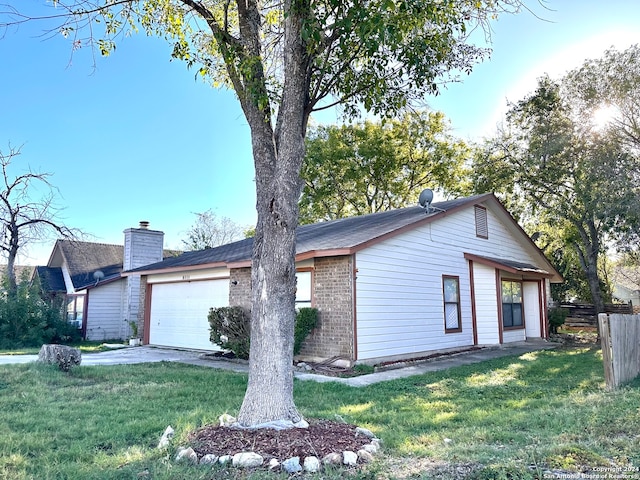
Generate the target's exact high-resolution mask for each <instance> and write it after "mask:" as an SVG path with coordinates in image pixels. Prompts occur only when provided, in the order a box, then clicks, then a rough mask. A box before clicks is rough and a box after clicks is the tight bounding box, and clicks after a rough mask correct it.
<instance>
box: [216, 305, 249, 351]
mask: <svg viewBox="0 0 640 480" xmlns="http://www.w3.org/2000/svg"><path fill="white" fill-rule="evenodd" d="M208 318H209V326H210V329H209V331H210V335H209V339H210V340H211V342H213V343H215V344H217V345H220V346H221V347H222V348H226V349H228V350H231V351H232V352H233V353H235V354H236V356H237V357H238V358H244V359H245V360H246V359H248V358H249V343H250V336H251V316H250V315H249V313H248V312H247V311H246V310H245V309H244V308H242V307H220V308H212V309H211V310H209V316H208Z"/></svg>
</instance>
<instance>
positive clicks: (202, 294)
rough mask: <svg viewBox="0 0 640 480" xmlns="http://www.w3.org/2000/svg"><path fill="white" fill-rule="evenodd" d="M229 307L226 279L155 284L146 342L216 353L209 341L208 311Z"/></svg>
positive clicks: (214, 347)
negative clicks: (147, 340)
mask: <svg viewBox="0 0 640 480" xmlns="http://www.w3.org/2000/svg"><path fill="white" fill-rule="evenodd" d="M228 305H229V280H228V279H223V280H206V281H201V282H181V283H158V284H154V285H153V287H152V290H151V312H150V322H149V343H150V344H151V345H163V346H167V347H181V348H195V349H201V350H219V348H218V347H217V346H216V345H214V344H212V343H211V342H210V341H209V321H208V320H207V315H208V314H209V309H210V308H212V307H213V308H215V307H226V306H228Z"/></svg>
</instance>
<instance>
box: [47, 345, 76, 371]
mask: <svg viewBox="0 0 640 480" xmlns="http://www.w3.org/2000/svg"><path fill="white" fill-rule="evenodd" d="M38 361H39V362H42V363H50V364H52V365H58V368H60V370H62V371H65V372H68V371H69V369H70V368H71V367H72V366H74V365H80V362H81V361H82V354H81V353H80V350H78V349H77V348H73V347H67V346H66V345H55V344H45V345H42V347H41V348H40V352H39V353H38Z"/></svg>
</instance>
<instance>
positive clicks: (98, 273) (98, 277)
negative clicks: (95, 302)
mask: <svg viewBox="0 0 640 480" xmlns="http://www.w3.org/2000/svg"><path fill="white" fill-rule="evenodd" d="M103 278H104V272H103V271H102V270H96V271H95V272H93V279H94V280H95V281H96V283H98V282H99V281H100V280H102V279H103Z"/></svg>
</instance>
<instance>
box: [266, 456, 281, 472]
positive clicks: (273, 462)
mask: <svg viewBox="0 0 640 480" xmlns="http://www.w3.org/2000/svg"><path fill="white" fill-rule="evenodd" d="M279 466H280V462H279V461H278V459H277V458H272V459H271V460H269V470H275V469H276V468H278V467H279Z"/></svg>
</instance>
